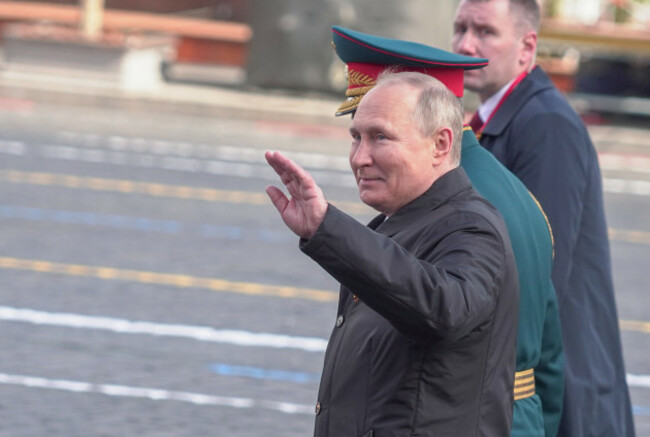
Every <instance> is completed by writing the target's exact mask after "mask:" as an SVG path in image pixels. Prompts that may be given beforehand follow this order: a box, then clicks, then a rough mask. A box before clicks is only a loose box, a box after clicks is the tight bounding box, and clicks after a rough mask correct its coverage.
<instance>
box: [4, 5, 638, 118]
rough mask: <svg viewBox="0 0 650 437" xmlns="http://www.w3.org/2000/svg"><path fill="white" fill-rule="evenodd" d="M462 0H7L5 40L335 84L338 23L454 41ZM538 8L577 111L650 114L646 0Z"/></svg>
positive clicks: (144, 76) (548, 65)
mask: <svg viewBox="0 0 650 437" xmlns="http://www.w3.org/2000/svg"><path fill="white" fill-rule="evenodd" d="M458 1H459V0H454V1H449V2H430V1H428V0H409V1H408V2H401V3H396V2H393V1H390V0H310V1H305V0H274V1H268V0H133V1H127V0H50V1H40V2H37V1H31V0H26V1H0V30H1V32H2V36H1V38H2V39H1V45H0V47H1V48H0V50H2V52H3V66H4V68H5V69H6V70H12V69H13V70H16V69H18V70H21V71H28V72H29V71H34V70H37V71H48V72H49V73H50V74H52V75H56V74H57V69H58V70H61V69H67V70H72V71H73V73H72V76H75V75H74V70H75V69H77V70H79V71H80V74H81V75H85V76H88V77H89V78H91V79H94V80H97V81H104V82H108V83H113V84H117V85H118V86H119V87H121V88H122V89H126V90H129V89H157V88H159V86H160V84H161V83H162V82H163V81H173V82H185V83H194V84H205V85H226V86H236V87H249V88H250V87H252V88H262V89H267V90H274V89H275V90H281V91H284V92H291V93H293V92H302V93H304V92H307V91H309V92H319V93H328V94H340V93H341V91H342V90H343V89H344V88H345V81H346V79H345V72H344V66H343V65H342V63H340V62H339V60H338V59H337V58H336V56H335V55H334V52H333V50H332V49H331V47H330V45H329V44H328V41H330V38H331V32H330V27H331V25H333V24H339V25H343V26H346V27H350V28H354V29H356V30H359V31H362V32H367V33H375V34H379V35H384V36H388V37H394V38H401V39H407V40H412V41H419V42H423V43H427V44H433V45H436V46H438V47H442V48H449V46H450V36H451V27H452V25H451V22H452V20H453V14H454V11H455V8H456V5H457V4H458ZM542 11H543V20H542V29H541V31H540V44H539V57H538V61H539V63H540V65H542V67H543V68H544V69H545V70H546V71H547V72H548V73H549V74H550V75H551V77H552V78H553V80H554V81H555V83H556V85H557V86H558V87H559V88H560V89H561V90H563V91H564V92H565V93H566V94H567V96H568V97H569V99H570V100H571V102H572V103H573V104H574V106H575V107H576V108H577V109H578V110H579V111H580V112H581V113H583V114H584V115H585V116H586V117H590V118H589V120H590V121H591V122H598V120H599V118H598V114H618V115H623V116H633V117H636V116H641V117H647V116H650V103H649V101H650V85H648V81H647V80H646V77H647V73H646V71H647V70H648V67H650V30H649V28H650V27H649V26H648V24H649V23H650V2H648V1H647V0H543V1H542ZM91 52H92V53H91ZM59 67H60V68H59ZM58 73H60V74H59V75H60V76H62V77H69V76H71V74H70V71H65V72H63V71H59V72H58ZM77 76H79V75H77ZM77 79H78V77H77ZM465 104H466V107H467V108H468V109H470V110H471V109H472V107H473V106H474V105H475V104H476V98H475V96H472V94H471V93H469V94H468V96H467V97H466V99H465Z"/></svg>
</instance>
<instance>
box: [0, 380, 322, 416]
mask: <svg viewBox="0 0 650 437" xmlns="http://www.w3.org/2000/svg"><path fill="white" fill-rule="evenodd" d="M0 384H5V385H16V386H22V387H28V388H40V389H49V390H62V391H68V392H73V393H95V394H102V395H106V396H118V397H130V398H140V399H148V400H154V401H176V402H185V403H190V404H194V405H209V406H210V405H211V406H218V407H232V408H256V409H259V408H263V409H266V410H272V411H278V412H281V413H286V414H314V407H313V406H312V405H305V404H295V403H291V402H278V401H268V400H257V399H250V398H239V397H228V396H214V395H207V394H201V393H191V392H184V391H170V390H163V389H157V388H145V387H130V386H125V385H114V384H93V383H89V382H83V381H69V380H64V379H47V378H40V377H37V376H25V375H11V374H7V373H0Z"/></svg>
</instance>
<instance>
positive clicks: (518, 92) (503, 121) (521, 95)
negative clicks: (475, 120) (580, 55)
mask: <svg viewBox="0 0 650 437" xmlns="http://www.w3.org/2000/svg"><path fill="white" fill-rule="evenodd" d="M553 87H554V85H553V82H552V81H551V79H550V78H549V77H548V76H547V75H546V73H544V71H543V70H542V69H541V68H539V67H535V68H534V69H533V71H531V72H530V73H529V74H528V75H527V76H526V77H525V78H524V80H522V81H521V83H520V84H519V85H517V87H516V88H515V89H514V90H513V91H512V94H510V96H508V98H507V99H506V100H505V101H504V102H503V105H502V106H501V108H499V109H498V110H497V112H496V113H495V114H494V115H493V116H492V119H491V120H490V122H489V123H488V124H487V125H486V126H485V127H484V128H483V135H491V136H498V135H501V133H502V132H503V130H504V129H505V128H506V127H507V126H508V124H509V123H510V121H511V120H512V118H513V117H514V116H515V114H517V113H518V112H519V110H520V109H521V107H522V106H523V105H524V104H525V103H526V102H528V100H530V98H531V97H532V96H534V95H535V94H537V93H540V92H542V91H544V90H547V89H549V88H553Z"/></svg>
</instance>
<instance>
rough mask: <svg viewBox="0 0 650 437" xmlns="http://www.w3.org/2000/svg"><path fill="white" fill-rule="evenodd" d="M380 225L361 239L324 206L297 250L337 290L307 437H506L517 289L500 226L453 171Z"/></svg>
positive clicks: (360, 231) (355, 227)
mask: <svg viewBox="0 0 650 437" xmlns="http://www.w3.org/2000/svg"><path fill="white" fill-rule="evenodd" d="M383 218H384V217H383V216H379V217H378V218H377V219H375V220H373V222H371V224H370V229H369V228H368V227H365V226H363V225H361V224H360V223H358V222H357V221H356V220H354V219H352V218H351V217H349V216H347V215H345V214H343V213H342V212H340V211H338V210H337V209H336V208H335V207H333V206H331V205H330V206H329V208H328V211H327V214H326V217H325V220H324V221H323V223H322V224H321V226H320V227H319V229H318V231H317V232H316V234H315V235H314V236H313V237H312V238H310V239H309V240H308V241H304V240H303V241H302V242H301V249H302V250H303V251H304V252H305V253H306V254H307V255H309V256H310V257H311V258H312V259H314V260H315V261H316V262H317V263H318V264H320V265H321V266H322V267H323V268H324V269H325V270H327V272H328V273H330V274H331V275H332V276H333V277H334V278H336V279H337V280H338V281H339V282H340V283H341V286H342V287H341V295H340V296H341V297H340V302H339V309H338V315H337V319H336V320H337V322H336V326H335V327H334V330H333V332H332V335H331V337H330V341H329V344H328V347H327V352H326V354H325V363H324V367H323V375H322V378H321V384H320V390H319V394H318V396H319V397H318V407H317V412H318V413H317V416H316V425H315V432H314V435H315V436H316V437H326V436H329V437H343V436H345V437H361V436H364V437H366V436H368V437H369V436H372V437H389V436H390V437H396V436H415V435H417V436H422V437H425V436H428V437H438V436H463V437H472V436H495V437H503V436H506V435H508V433H509V431H510V423H511V417H512V402H513V400H512V398H513V395H512V393H513V380H514V370H515V369H514V365H515V340H516V332H517V310H518V306H517V304H518V287H517V273H516V267H515V261H514V257H513V254H512V248H511V245H510V240H509V238H508V232H507V230H506V227H505V223H504V222H503V219H502V218H501V216H500V215H499V213H498V212H497V211H496V210H495V209H494V207H492V206H491V205H490V204H489V203H488V202H487V201H485V200H484V199H483V198H482V197H480V196H479V195H478V194H477V193H476V191H475V190H474V189H473V188H472V186H471V184H470V182H469V179H468V178H467V175H466V174H465V172H464V171H463V170H462V169H461V168H457V169H455V170H452V171H450V172H449V173H447V174H445V175H443V176H442V177H441V178H439V179H438V180H437V181H436V182H435V183H434V184H433V185H432V187H431V188H430V189H429V190H428V191H427V192H426V193H425V194H423V195H422V196H420V197H419V198H418V199H415V200H414V201H412V202H411V203H409V204H408V205H406V206H405V207H403V208H402V209H400V210H399V211H398V212H396V213H395V214H394V215H392V216H391V217H390V218H389V219H388V220H386V221H383ZM373 228H376V230H373Z"/></svg>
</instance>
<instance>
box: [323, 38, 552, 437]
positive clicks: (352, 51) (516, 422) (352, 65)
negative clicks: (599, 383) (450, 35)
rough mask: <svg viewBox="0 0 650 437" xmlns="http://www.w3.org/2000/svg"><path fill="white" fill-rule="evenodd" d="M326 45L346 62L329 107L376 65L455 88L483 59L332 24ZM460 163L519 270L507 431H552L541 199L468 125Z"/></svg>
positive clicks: (548, 252) (546, 245)
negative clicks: (499, 223) (344, 79)
mask: <svg viewBox="0 0 650 437" xmlns="http://www.w3.org/2000/svg"><path fill="white" fill-rule="evenodd" d="M332 30H333V41H332V42H333V45H334V48H335V50H336V53H337V54H338V55H339V57H340V58H341V60H342V61H344V62H345V63H346V64H347V67H348V90H347V91H346V96H347V100H346V101H345V102H344V103H343V104H342V105H341V107H340V108H339V109H338V111H337V113H336V115H344V114H348V113H352V112H354V110H355V109H356V107H357V105H358V104H359V102H360V100H361V99H362V98H363V96H364V95H365V93H367V92H368V90H370V89H371V88H372V87H373V86H374V84H375V81H376V79H377V77H378V75H379V74H381V72H382V71H384V70H385V69H387V68H388V67H391V66H399V67H400V71H417V72H421V73H424V74H428V75H430V76H433V77H436V78H437V79H438V80H440V81H441V82H442V83H444V84H445V85H446V86H447V87H448V88H449V89H450V90H451V91H452V92H454V94H456V96H458V97H461V96H462V93H463V72H464V70H467V69H474V68H481V67H483V66H485V65H487V60H486V59H479V58H471V57H467V56H461V55H456V54H453V53H450V52H446V51H444V50H440V49H437V48H434V47H429V46H425V45H422V44H418V43H413V42H407V41H399V40H395V39H389V38H382V37H378V36H374V35H367V34H363V33H360V32H355V31H352V30H349V29H345V28H342V27H339V26H334V27H333V28H332ZM461 166H462V167H463V168H464V169H465V172H466V173H467V175H468V176H469V178H470V180H471V182H472V184H473V185H474V187H475V188H476V190H477V191H478V192H479V193H480V194H481V195H482V196H483V197H484V198H486V199H487V200H488V201H489V202H490V203H492V204H493V205H494V206H495V207H496V209H497V210H498V211H499V212H500V213H501V215H502V216H503V218H504V219H505V222H506V225H507V227H508V233H509V234H510V240H511V243H512V248H513V252H514V255H515V261H516V264H517V270H518V273H519V293H520V301H519V325H518V332H517V334H518V337H517V355H516V356H517V363H516V371H517V373H516V375H514V378H515V389H514V399H515V403H514V414H513V423H512V434H511V435H512V436H515V437H537V436H541V437H544V436H546V437H550V436H555V435H556V434H557V430H558V426H559V421H560V417H561V413H562V399H563V393H564V376H563V375H564V355H563V351H562V334H561V330H560V319H559V312H558V305H557V298H556V294H555V290H554V288H553V284H552V282H551V267H552V263H553V241H552V233H551V232H550V227H549V225H548V221H547V220H546V217H545V216H544V213H543V212H542V210H541V207H540V206H539V204H538V203H537V201H536V200H535V198H534V197H533V196H532V194H530V193H529V191H528V190H527V189H526V187H525V186H524V184H523V183H522V182H521V181H520V180H519V179H518V178H517V177H516V176H514V175H513V174H512V173H511V172H510V171H509V170H508V169H506V168H505V167H504V166H503V165H502V164H501V163H499V161H497V159H496V158H495V157H494V156H493V155H492V154H491V153H490V152H488V151H487V150H485V149H484V148H483V147H481V146H480V144H479V143H478V141H477V140H476V137H475V135H474V132H473V131H472V130H471V128H470V127H469V126H466V127H465V128H464V131H463V138H462V155H461Z"/></svg>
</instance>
